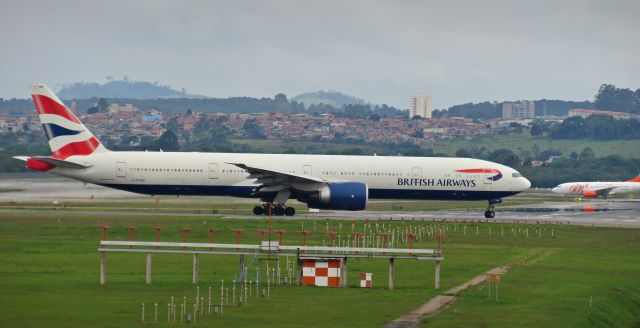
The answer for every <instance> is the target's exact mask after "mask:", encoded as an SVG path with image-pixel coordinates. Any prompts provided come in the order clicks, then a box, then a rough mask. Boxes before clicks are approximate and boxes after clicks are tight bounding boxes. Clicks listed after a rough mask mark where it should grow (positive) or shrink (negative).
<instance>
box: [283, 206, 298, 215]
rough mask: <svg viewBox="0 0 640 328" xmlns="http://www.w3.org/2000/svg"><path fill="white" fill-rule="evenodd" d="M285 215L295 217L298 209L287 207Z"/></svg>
mask: <svg viewBox="0 0 640 328" xmlns="http://www.w3.org/2000/svg"><path fill="white" fill-rule="evenodd" d="M284 214H285V215H286V216H294V215H296V209H295V208H293V207H287V208H285V209H284Z"/></svg>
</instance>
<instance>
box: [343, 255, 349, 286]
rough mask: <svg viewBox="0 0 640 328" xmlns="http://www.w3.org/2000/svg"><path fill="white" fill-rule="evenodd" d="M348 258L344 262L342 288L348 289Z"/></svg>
mask: <svg viewBox="0 0 640 328" xmlns="http://www.w3.org/2000/svg"><path fill="white" fill-rule="evenodd" d="M347 259H348V258H347V257H345V258H344V259H343V260H342V287H347V274H348V273H349V269H348V268H347Z"/></svg>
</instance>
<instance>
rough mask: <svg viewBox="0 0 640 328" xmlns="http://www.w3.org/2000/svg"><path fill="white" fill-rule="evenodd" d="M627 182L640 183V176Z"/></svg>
mask: <svg viewBox="0 0 640 328" xmlns="http://www.w3.org/2000/svg"><path fill="white" fill-rule="evenodd" d="M627 182H640V175H639V176H637V177H635V178H633V179H631V180H629V181H627Z"/></svg>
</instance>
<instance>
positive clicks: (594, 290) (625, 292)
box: [0, 214, 640, 327]
mask: <svg viewBox="0 0 640 328" xmlns="http://www.w3.org/2000/svg"><path fill="white" fill-rule="evenodd" d="M383 223H384V224H385V229H388V225H389V224H390V223H389V222H381V223H378V228H379V229H382V224H383ZM97 224H108V225H111V226H113V227H114V228H112V229H111V230H110V231H109V233H108V238H109V239H112V240H126V238H127V230H126V228H125V227H126V226H128V225H129V224H134V225H136V226H137V227H139V228H140V230H139V231H137V232H136V240H153V239H154V231H153V228H154V227H156V226H158V225H161V226H164V227H165V228H166V231H165V232H163V234H162V239H163V240H165V241H177V240H180V238H181V237H180V232H179V231H177V230H176V229H177V228H178V227H182V226H187V227H191V228H193V229H194V230H193V231H192V232H191V234H190V237H189V240H190V241H198V242H204V241H206V240H207V239H208V232H207V230H206V228H207V227H209V226H210V225H214V226H215V227H216V229H221V230H222V231H221V232H218V233H217V234H216V242H226V243H233V242H234V241H233V240H234V239H233V238H234V237H233V233H232V232H231V231H230V229H235V228H242V229H245V233H244V237H243V238H242V241H243V242H247V243H249V242H256V241H257V238H258V237H257V236H258V234H257V232H256V231H255V230H257V229H264V228H266V225H267V221H266V220H264V219H262V220H238V219H220V218H217V217H213V216H212V217H197V218H193V217H180V216H175V217H172V216H169V217H149V216H144V217H143V216H138V217H136V216H132V215H126V216H125V215H123V216H122V217H117V216H108V217H101V216H100V215H80V214H73V215H69V214H64V215H60V214H42V215H32V214H24V215H12V214H11V215H10V214H0V240H1V242H0V254H1V256H2V258H3V265H2V270H1V271H0V281H2V286H3V288H2V289H0V299H1V300H2V304H3V305H2V306H1V307H0V316H1V317H2V318H3V324H4V325H7V326H65V327H81V326H82V327H84V326H94V327H95V326H100V327H122V326H135V325H138V324H139V322H138V320H139V319H138V316H139V312H140V308H141V306H140V305H141V303H143V302H145V303H146V304H147V320H151V319H150V318H152V315H151V313H152V310H151V309H152V306H151V304H152V303H155V302H158V303H159V305H160V306H159V319H160V322H161V324H158V326H166V325H167V324H166V323H164V322H165V321H166V304H167V302H168V300H169V298H170V297H171V296H175V297H179V298H182V297H183V296H188V297H189V298H190V299H192V297H193V296H194V294H195V288H194V286H193V285H192V284H191V281H190V280H191V260H192V259H191V257H190V256H187V255H170V254H162V255H156V256H154V277H153V279H154V282H153V284H152V285H151V286H146V285H144V267H145V264H144V258H145V255H144V254H123V253H119V254H109V255H108V256H107V284H106V285H105V286H100V285H99V284H98V254H97V251H96V249H97V245H98V239H99V230H98V229H96V228H95V226H96V225H97ZM363 224H364V223H363V222H357V223H356V224H355V230H362V229H363ZM327 225H329V226H331V225H336V229H337V230H338V231H339V232H340V234H341V237H342V238H343V239H342V241H343V242H344V240H346V238H348V235H349V234H350V233H351V232H352V222H351V221H305V220H300V219H286V220H283V219H280V220H274V222H273V228H274V229H285V230H287V231H289V233H287V234H286V235H285V236H284V243H285V244H299V243H300V237H299V235H298V234H296V233H293V232H294V231H299V230H302V229H305V230H309V231H311V232H312V235H311V236H310V242H309V243H310V244H316V245H322V243H323V241H324V240H325V238H326V236H325V235H324V234H322V232H324V231H326V229H327ZM375 225H376V222H372V223H371V227H372V228H373V229H374V231H375ZM391 225H392V226H393V227H394V228H395V229H399V228H400V229H406V228H408V227H412V228H414V229H416V228H418V227H423V229H427V228H436V229H440V230H443V229H444V230H445V232H446V233H447V235H449V238H447V239H446V240H445V242H444V245H445V248H444V249H445V253H444V254H445V261H444V263H443V270H442V274H443V276H442V287H443V289H442V290H441V291H436V290H434V289H433V264H432V263H429V262H418V261H398V262H397V264H396V290H394V291H388V290H386V288H385V287H386V275H387V262H386V261H384V260H360V261H356V260H353V261H350V263H349V270H350V276H349V278H350V279H349V285H350V286H351V287H355V286H356V285H357V283H358V281H357V277H358V274H359V273H360V272H373V274H374V288H373V289H371V290H363V289H359V288H348V289H322V288H309V287H305V288H302V287H300V288H298V287H273V288H272V290H271V298H270V299H269V300H265V299H256V298H255V297H253V298H250V299H249V301H248V305H247V306H245V307H227V308H225V313H224V315H222V316H218V317H207V318H204V319H202V321H201V322H204V323H206V324H207V325H219V326H234V327H254V326H256V325H260V326H267V327H299V326H307V327H326V326H334V327H354V326H361V327H375V326H382V325H383V324H384V323H386V322H388V321H390V320H392V319H393V318H395V317H397V316H399V315H401V314H403V313H406V312H408V311H410V310H412V309H413V308H415V307H417V306H418V305H420V304H421V303H423V302H425V301H426V300H427V299H428V298H430V297H432V296H434V295H437V294H438V293H440V292H442V291H443V290H446V289H447V288H451V287H453V286H456V285H458V284H460V283H462V282H463V281H466V280H468V279H470V278H472V277H474V276H475V275H477V274H479V273H481V272H484V271H486V270H488V269H490V268H492V267H495V266H498V265H503V264H507V263H516V264H513V268H512V270H511V272H509V273H508V274H507V276H506V277H505V278H504V279H503V282H502V285H501V288H502V291H501V302H500V303H499V304H493V303H490V302H488V301H486V300H485V295H486V294H485V290H480V289H478V290H471V291H469V292H468V293H464V294H463V295H462V297H461V299H460V300H459V302H458V303H457V304H456V305H455V308H454V309H457V310H451V311H447V312H446V313H444V314H443V315H442V319H440V317H437V318H435V319H433V320H432V322H433V323H434V324H441V325H444V326H451V325H452V324H451V323H453V325H455V326H477V325H478V324H480V325H487V326H496V325H499V326H549V325H552V326H557V325H560V324H562V325H564V326H576V327H577V326H586V325H595V326H602V327H605V326H628V325H632V324H636V325H637V324H638V322H637V321H635V322H634V321H633V320H637V316H635V317H634V315H635V314H637V313H638V312H639V311H640V305H639V302H638V287H637V286H638V277H639V276H640V261H638V255H637V254H638V250H639V248H640V242H639V240H640V230H634V229H614V228H589V227H573V226H566V225H565V226H557V225H545V226H517V225H504V226H500V225H487V224H485V225H464V224H440V223H438V224H436V223H429V222H424V223H423V222H406V221H405V222H397V221H395V222H393V223H391ZM465 226H466V228H465ZM503 227H504V233H503V231H502V228H503ZM527 228H528V229H529V237H526V234H525V229H527ZM490 229H491V230H490ZM536 229H541V231H542V235H541V236H536V234H535V231H537V230H536ZM552 229H553V234H554V237H552V236H551V230H552ZM489 231H491V234H489ZM513 231H515V233H516V236H514V235H513ZM415 245H416V247H428V248H432V247H434V246H435V241H434V239H431V238H425V239H423V240H421V241H418V242H416V244H415ZM401 247H406V245H401ZM540 254H541V255H540ZM282 260H283V267H284V261H285V259H282ZM289 260H292V259H289ZM248 262H249V263H251V260H249V261H248ZM254 263H255V262H254ZM237 265H238V258H237V257H236V256H202V257H201V283H200V286H201V291H204V290H206V288H207V287H208V286H212V287H213V289H214V291H215V293H214V295H217V291H218V288H219V286H220V280H221V279H224V280H225V283H226V284H227V286H229V281H230V280H232V279H233V278H234V277H235V275H236V273H237ZM250 266H251V268H250V269H249V272H250V275H251V276H255V265H254V264H251V265H250ZM263 272H264V270H263ZM229 287H230V286H229ZM230 291H231V290H230ZM591 296H593V303H592V307H591V309H589V308H588V300H589V297H591ZM460 314H464V315H460Z"/></svg>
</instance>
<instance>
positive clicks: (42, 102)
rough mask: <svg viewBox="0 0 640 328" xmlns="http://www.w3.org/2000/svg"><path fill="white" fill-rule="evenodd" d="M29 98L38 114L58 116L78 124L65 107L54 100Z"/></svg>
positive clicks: (35, 96) (37, 97)
mask: <svg viewBox="0 0 640 328" xmlns="http://www.w3.org/2000/svg"><path fill="white" fill-rule="evenodd" d="M31 97H32V98H33V103H34V104H35V105H36V110H37V111H38V114H54V115H59V116H62V117H64V118H66V119H67V120H69V121H71V122H75V123H80V121H78V119H77V118H76V117H75V116H73V114H72V113H71V111H70V110H69V109H68V108H67V107H65V106H62V105H60V104H59V103H58V102H56V101H55V100H53V99H51V98H49V97H47V96H43V95H31Z"/></svg>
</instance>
